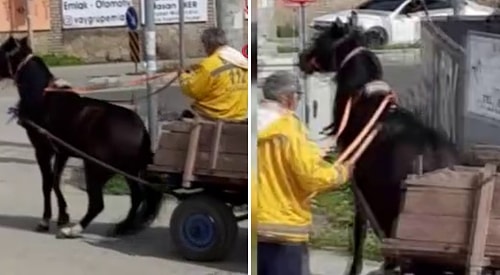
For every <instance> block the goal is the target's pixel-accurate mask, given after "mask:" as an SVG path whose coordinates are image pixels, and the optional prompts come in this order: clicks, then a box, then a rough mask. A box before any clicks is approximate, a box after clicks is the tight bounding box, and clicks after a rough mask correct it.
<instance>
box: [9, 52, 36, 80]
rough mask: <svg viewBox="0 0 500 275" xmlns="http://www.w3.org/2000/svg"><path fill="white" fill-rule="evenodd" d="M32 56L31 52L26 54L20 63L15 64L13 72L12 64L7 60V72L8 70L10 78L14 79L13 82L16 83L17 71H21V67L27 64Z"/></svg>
mask: <svg viewBox="0 0 500 275" xmlns="http://www.w3.org/2000/svg"><path fill="white" fill-rule="evenodd" d="M32 58H33V54H28V55H27V56H26V57H25V58H24V59H23V60H22V61H21V62H20V63H19V65H17V68H16V71H15V72H13V71H12V65H11V64H10V60H9V62H8V64H9V72H10V75H11V76H12V78H13V79H14V82H15V83H17V75H18V74H19V71H21V69H22V68H23V67H24V66H25V65H26V64H28V62H29V61H30V60H31V59H32Z"/></svg>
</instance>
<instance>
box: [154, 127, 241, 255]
mask: <svg viewBox="0 0 500 275" xmlns="http://www.w3.org/2000/svg"><path fill="white" fill-rule="evenodd" d="M247 140H248V126H247V124H246V123H228V122H223V121H207V120H203V119H200V118H195V119H192V120H190V119H185V120H182V121H173V122H170V123H167V124H164V125H162V126H161V133H160V137H159V141H158V146H157V150H156V153H155V156H154V163H153V165H150V166H149V168H148V170H149V173H150V174H154V175H162V176H164V177H165V179H166V180H165V182H167V184H168V186H169V190H171V191H169V192H168V193H169V194H171V195H173V196H175V197H176V198H177V199H178V200H179V201H180V204H179V205H178V206H177V207H176V209H175V210H174V212H173V214H172V217H171V220H170V233H171V236H172V240H173V242H174V244H175V245H176V246H177V248H178V250H179V252H180V253H181V255H182V256H183V257H184V258H186V259H189V260H198V261H207V260H220V259H223V258H224V257H225V256H226V255H227V254H228V253H230V252H231V251H232V249H233V246H234V244H235V243H236V242H235V240H236V237H237V233H238V226H237V222H238V221H241V220H245V219H247V217H248V214H247V213H245V214H242V215H241V216H238V217H237V216H236V215H235V214H234V212H235V211H233V210H234V209H233V208H234V207H239V206H243V207H245V206H247V201H248V184H247V178H248V173H247V170H248V160H247V155H248V145H247V144H248V143H247Z"/></svg>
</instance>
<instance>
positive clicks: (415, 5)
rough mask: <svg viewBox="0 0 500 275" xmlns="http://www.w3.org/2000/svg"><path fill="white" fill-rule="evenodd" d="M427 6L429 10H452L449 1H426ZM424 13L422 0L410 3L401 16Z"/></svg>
mask: <svg viewBox="0 0 500 275" xmlns="http://www.w3.org/2000/svg"><path fill="white" fill-rule="evenodd" d="M425 4H426V6H427V9H428V10H438V9H448V8H451V4H450V2H449V0H426V1H425ZM421 11H424V6H423V5H422V2H421V1H420V0H414V1H411V2H409V3H408V4H407V5H406V6H405V7H404V8H403V10H402V11H401V14H408V13H415V12H421Z"/></svg>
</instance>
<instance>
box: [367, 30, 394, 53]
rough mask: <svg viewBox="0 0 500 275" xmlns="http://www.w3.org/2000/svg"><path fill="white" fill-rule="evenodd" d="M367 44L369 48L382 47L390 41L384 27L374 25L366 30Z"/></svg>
mask: <svg viewBox="0 0 500 275" xmlns="http://www.w3.org/2000/svg"><path fill="white" fill-rule="evenodd" d="M365 39H366V45H367V46H368V47H369V48H380V47H382V46H385V45H386V44H387V42H389V35H388V34H387V31H386V30H385V29H384V28H382V27H373V28H371V29H369V30H367V31H366V32H365Z"/></svg>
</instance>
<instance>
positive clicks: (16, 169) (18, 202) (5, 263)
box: [0, 64, 418, 275]
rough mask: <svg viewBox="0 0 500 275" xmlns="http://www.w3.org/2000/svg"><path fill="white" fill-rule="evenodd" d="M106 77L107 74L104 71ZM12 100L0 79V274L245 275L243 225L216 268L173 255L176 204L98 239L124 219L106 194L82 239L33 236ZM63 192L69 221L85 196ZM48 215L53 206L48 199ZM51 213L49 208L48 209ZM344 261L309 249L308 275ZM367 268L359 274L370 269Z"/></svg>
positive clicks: (112, 68)
mask: <svg viewBox="0 0 500 275" xmlns="http://www.w3.org/2000/svg"><path fill="white" fill-rule="evenodd" d="M131 70H133V67H132V66H131V65H130V66H128V67H127V65H113V64H112V65H104V66H88V67H74V68H57V69H54V70H53V71H54V73H55V74H56V75H57V76H59V77H62V78H64V79H66V80H68V81H70V82H72V83H73V84H75V85H79V86H81V85H85V84H86V83H87V81H88V76H89V75H101V74H106V73H107V72H112V73H113V74H120V73H123V72H127V71H131ZM385 70H386V75H387V80H388V81H389V82H390V83H391V84H392V85H393V86H394V87H395V88H396V89H398V90H404V89H405V87H408V86H410V85H413V84H414V82H415V81H416V79H417V78H416V76H417V74H418V67H417V66H414V65H412V66H406V65H405V66H394V65H389V66H386V68H385ZM108 74H109V73H108ZM100 96H102V97H107V98H116V97H117V96H122V97H127V96H128V95H124V94H120V93H116V92H109V93H103V94H101V95H100ZM165 100H166V101H168V102H167V103H166V105H165V106H173V107H172V109H175V108H177V109H181V108H182V107H183V106H184V105H186V103H187V101H186V100H185V99H184V98H183V97H182V96H181V95H180V92H179V91H178V90H177V91H175V89H173V90H172V92H171V93H168V96H166V98H165ZM16 101H17V95H16V91H15V90H14V87H13V86H12V85H11V84H9V83H8V82H5V81H4V82H2V83H0V244H1V245H2V249H0V268H1V270H2V272H1V273H2V274H6V275H31V274H41V275H45V274H47V275H48V274H67V273H70V274H73V275H79V274H82V275H83V274H94V275H101V274H102V275H108V274H112V273H115V274H121V275H128V274H130V275H132V274H134V275H136V274H246V273H247V249H248V246H247V233H246V227H247V224H246V222H243V223H241V225H240V228H241V230H240V237H239V239H238V243H237V244H236V246H237V248H236V250H235V251H234V252H233V253H231V254H230V257H229V259H228V260H227V261H225V262H222V263H212V264H203V263H191V262H185V261H183V260H182V259H180V258H179V257H178V256H177V253H176V251H175V249H174V248H173V247H172V243H171V241H170V238H169V234H168V226H169V217H170V213H171V212H172V210H173V208H174V207H175V205H176V203H175V202H174V201H167V202H166V203H165V205H164V209H163V210H162V212H161V215H160V217H159V219H158V220H157V221H156V222H155V224H154V225H153V226H152V227H151V228H150V229H148V230H146V231H144V232H142V233H140V234H138V235H136V236H131V237H127V238H122V239H112V238H107V237H105V232H106V230H108V229H109V227H110V226H111V225H112V224H114V223H116V222H118V221H119V220H120V219H121V218H123V217H124V215H125V214H126V212H127V210H128V207H129V199H128V198H127V197H116V196H107V197H106V199H105V205H106V208H105V210H104V212H103V213H102V214H101V215H100V216H99V217H98V218H97V219H96V221H95V222H94V223H93V224H92V225H91V226H90V227H89V229H88V231H87V232H86V234H85V235H84V238H82V239H76V240H56V239H55V238H54V232H51V233H50V234H40V233H35V232H34V231H33V228H34V226H35V225H36V223H37V222H38V220H39V217H40V215H41V212H42V210H41V208H42V194H41V184H40V175H39V172H38V168H37V166H36V165H35V162H34V156H33V150H32V149H31V148H30V146H29V145H28V140H27V138H26V135H25V133H24V132H23V131H22V129H21V128H20V127H19V126H17V125H16V124H14V123H11V124H8V125H7V124H5V122H6V121H7V119H8V117H7V115H6V111H7V108H8V107H9V106H11V105H13V104H14V103H15V102H16ZM63 192H64V194H65V196H66V198H67V201H68V205H69V213H70V215H71V217H72V219H73V220H78V219H80V217H81V216H82V215H83V213H84V212H85V210H86V205H87V203H86V196H85V194H84V193H83V192H81V191H79V190H77V189H75V188H73V187H72V186H69V185H66V186H64V189H63ZM53 206H54V210H55V209H56V208H55V201H53ZM54 212H56V211H54ZM348 259H349V258H347V257H345V256H343V255H339V254H335V253H333V252H327V251H312V252H311V268H312V271H313V274H317V275H323V274H324V275H327V274H342V273H343V272H344V270H345V267H346V265H347V264H348ZM375 266H376V264H374V263H369V262H368V263H367V265H366V268H365V271H369V270H370V269H373V268H375Z"/></svg>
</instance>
